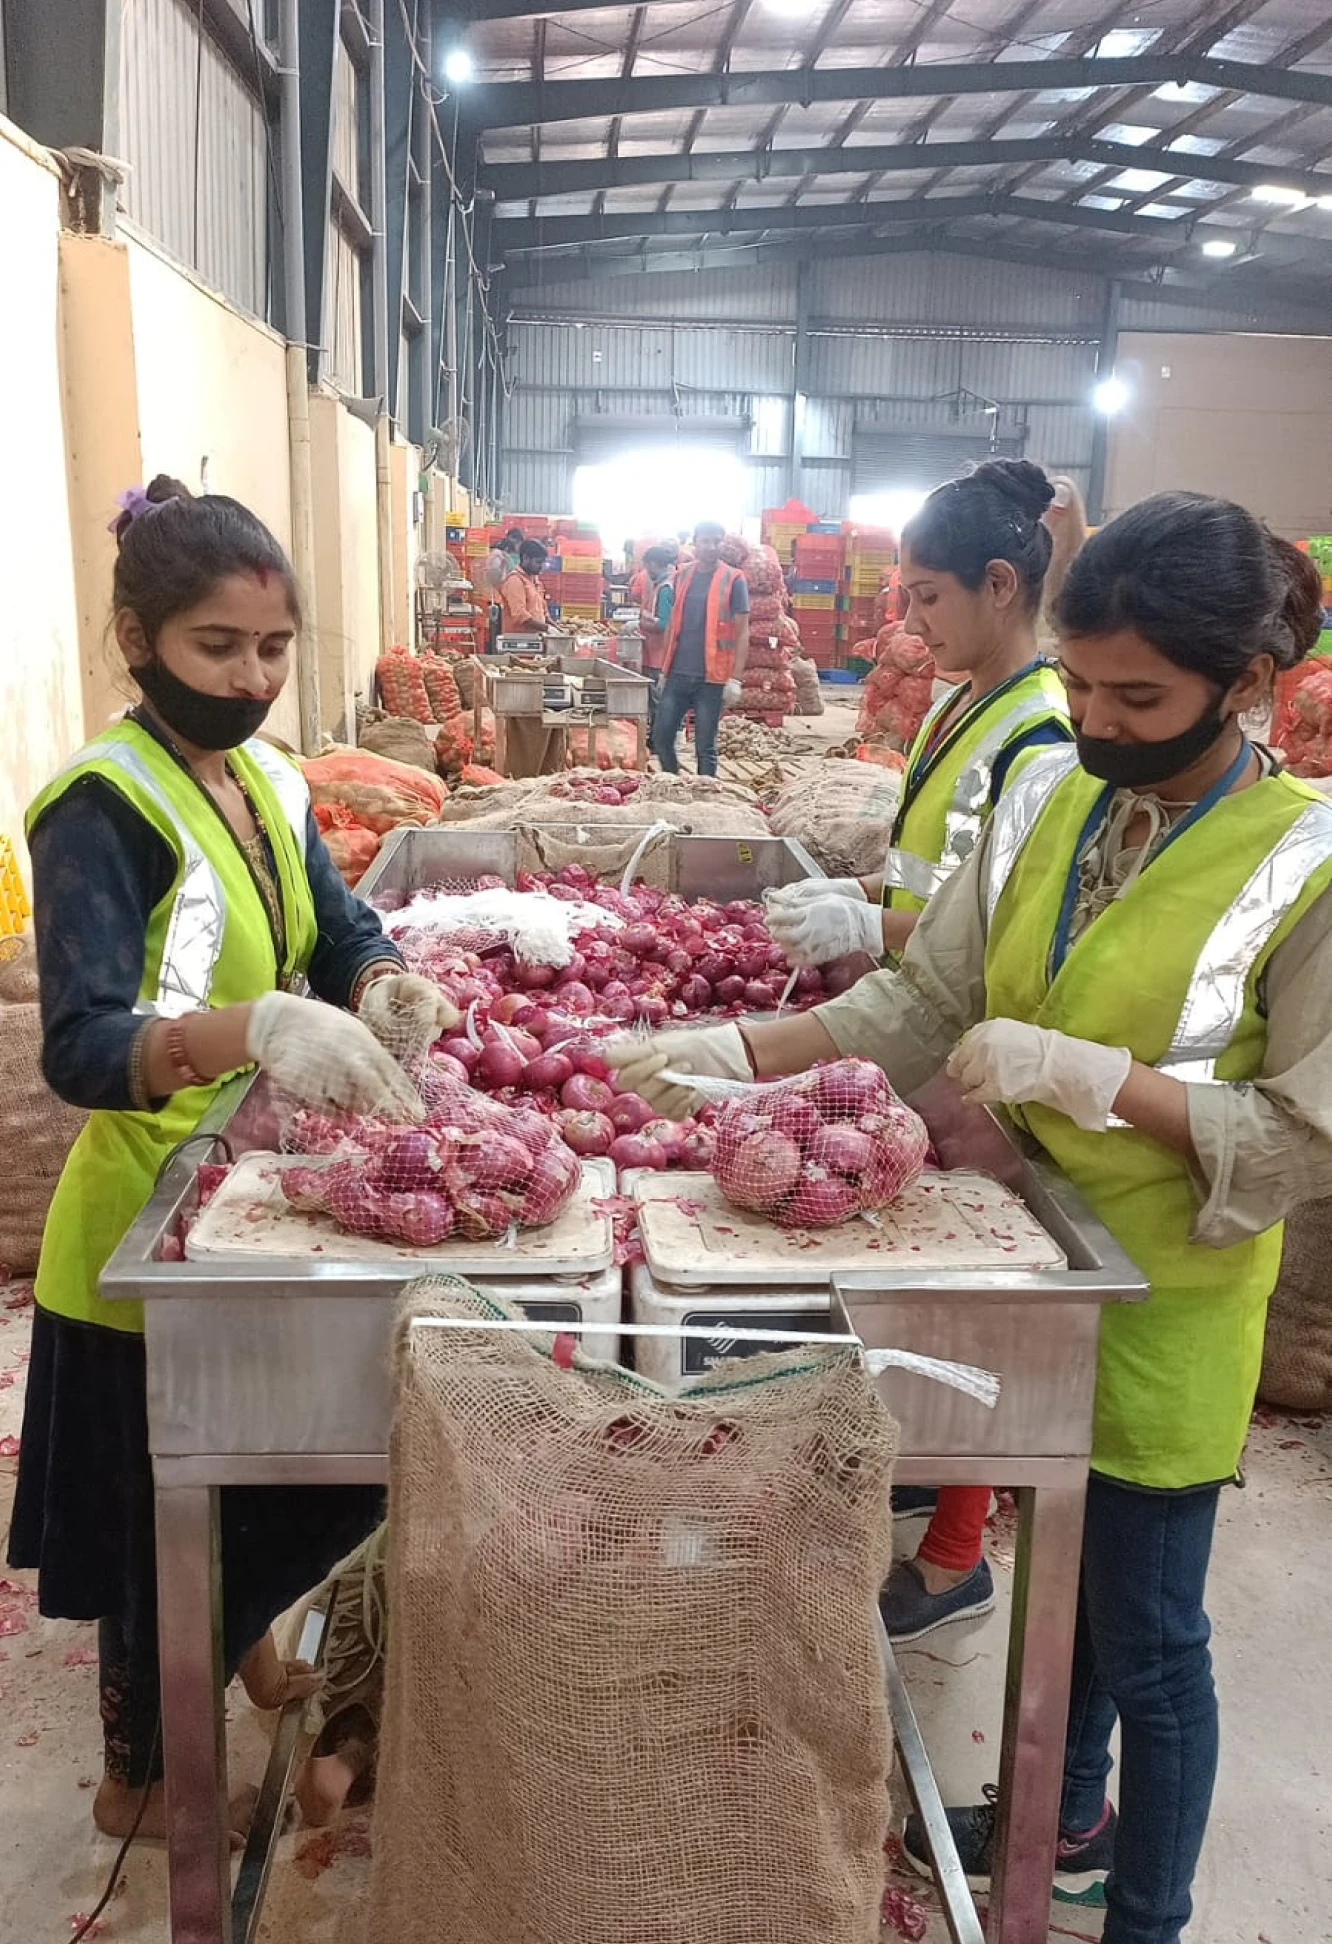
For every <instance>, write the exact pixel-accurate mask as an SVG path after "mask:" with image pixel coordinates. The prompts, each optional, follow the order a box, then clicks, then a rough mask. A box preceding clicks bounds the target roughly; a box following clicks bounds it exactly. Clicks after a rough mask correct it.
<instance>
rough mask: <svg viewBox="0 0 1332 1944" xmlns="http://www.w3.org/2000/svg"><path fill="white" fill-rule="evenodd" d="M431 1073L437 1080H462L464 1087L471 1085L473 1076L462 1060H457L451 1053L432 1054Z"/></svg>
mask: <svg viewBox="0 0 1332 1944" xmlns="http://www.w3.org/2000/svg"><path fill="white" fill-rule="evenodd" d="M430 1071H431V1073H432V1074H433V1075H434V1076H435V1077H436V1078H441V1077H443V1078H446V1079H449V1080H460V1081H461V1082H462V1084H463V1085H464V1086H468V1085H470V1083H471V1078H472V1076H471V1074H470V1073H469V1072H468V1070H467V1068H466V1067H465V1066H464V1065H463V1063H462V1061H461V1060H455V1059H454V1057H453V1055H452V1054H451V1053H432V1054H431V1056H430Z"/></svg>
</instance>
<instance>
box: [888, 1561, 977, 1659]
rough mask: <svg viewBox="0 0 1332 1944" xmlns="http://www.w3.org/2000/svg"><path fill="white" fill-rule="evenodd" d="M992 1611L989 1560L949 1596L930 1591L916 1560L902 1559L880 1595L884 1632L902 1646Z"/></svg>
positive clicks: (947, 1593) (889, 1576)
mask: <svg viewBox="0 0 1332 1944" xmlns="http://www.w3.org/2000/svg"><path fill="white" fill-rule="evenodd" d="M993 1611H994V1580H993V1578H992V1577H991V1574H990V1562H989V1560H988V1559H982V1561H981V1563H980V1565H979V1566H978V1567H977V1568H976V1570H975V1572H974V1573H971V1574H969V1575H968V1577H967V1578H966V1579H964V1580H963V1581H961V1583H960V1584H959V1585H957V1586H951V1587H949V1589H948V1591H947V1592H946V1593H930V1592H928V1591H927V1589H926V1586H925V1582H924V1580H923V1579H922V1578H921V1573H920V1568H919V1566H917V1564H916V1562H915V1560H914V1559H899V1560H898V1562H897V1564H896V1566H894V1568H893V1570H892V1572H891V1573H889V1575H888V1580H887V1583H886V1585H885V1586H884V1588H883V1591H882V1592H881V1593H880V1595H879V1612H880V1614H881V1615H882V1617H883V1625H884V1631H885V1632H886V1634H887V1635H888V1638H889V1640H891V1641H894V1642H896V1643H898V1644H899V1645H901V1644H904V1643H905V1642H907V1641H909V1640H920V1639H921V1638H922V1637H923V1636H924V1635H925V1634H927V1633H933V1631H934V1629H935V1628H936V1627H946V1626H949V1625H951V1623H952V1622H953V1621H955V1620H980V1619H982V1618H983V1617H984V1616H985V1615H986V1614H987V1613H993Z"/></svg>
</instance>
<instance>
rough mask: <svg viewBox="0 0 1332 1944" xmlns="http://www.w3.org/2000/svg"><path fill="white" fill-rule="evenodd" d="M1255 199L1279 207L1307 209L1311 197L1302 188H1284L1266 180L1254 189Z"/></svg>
mask: <svg viewBox="0 0 1332 1944" xmlns="http://www.w3.org/2000/svg"><path fill="white" fill-rule="evenodd" d="M1253 200H1254V201H1255V202H1260V203H1271V204H1273V205H1274V207H1276V208H1278V209H1305V208H1307V206H1308V204H1309V202H1310V201H1311V198H1310V197H1308V196H1306V195H1305V193H1304V191H1303V190H1302V189H1282V188H1280V187H1279V186H1278V185H1277V184H1276V183H1274V182H1264V183H1262V184H1261V185H1260V186H1259V187H1258V188H1257V189H1255V190H1254V191H1253Z"/></svg>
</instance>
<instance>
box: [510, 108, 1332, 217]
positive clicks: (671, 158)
mask: <svg viewBox="0 0 1332 1944" xmlns="http://www.w3.org/2000/svg"><path fill="white" fill-rule="evenodd" d="M1296 112H1298V113H1301V114H1303V113H1312V112H1314V111H1312V110H1306V109H1300V110H1297V111H1296ZM1064 160H1067V161H1071V162H1095V163H1098V164H1103V165H1105V166H1106V167H1108V168H1110V169H1111V170H1112V171H1113V170H1118V169H1128V168H1139V169H1152V170H1175V171H1178V170H1180V169H1181V168H1183V170H1184V172H1185V176H1186V178H1187V179H1190V180H1193V181H1195V182H1224V183H1229V184H1232V185H1234V186H1235V187H1237V188H1240V189H1256V188H1258V187H1260V186H1261V185H1263V184H1267V183H1271V184H1274V185H1276V186H1277V187H1279V188H1282V189H1293V190H1299V191H1300V192H1301V194H1303V195H1307V196H1318V195H1323V194H1326V193H1327V191H1328V189H1329V187H1332V184H1329V180H1328V177H1327V176H1326V175H1320V174H1318V173H1316V172H1315V171H1314V170H1312V169H1296V168H1291V167H1289V166H1287V167H1285V168H1274V167H1270V166H1268V165H1266V164H1261V163H1257V162H1241V161H1238V160H1236V159H1232V158H1231V157H1229V156H1226V155H1215V156H1212V155H1197V156H1194V155H1183V154H1180V153H1177V152H1175V151H1173V150H1170V149H1166V148H1158V147H1156V146H1155V145H1152V146H1148V147H1138V148H1135V147H1134V146H1133V145H1132V144H1131V143H1129V142H1101V141H1091V140H1088V141H1079V140H1077V139H1076V138H1075V139H1073V140H1069V139H1068V138H1066V137H1059V136H1055V135H1038V136H1026V137H1022V138H1015V139H1013V140H1011V141H994V142H928V143H916V144H903V143H900V142H896V143H891V144H888V145H886V146H884V147H878V146H875V147H869V146H866V147H853V148H826V147H819V148H792V149H772V148H768V147H766V146H761V147H759V148H755V149H734V150H724V151H707V152H704V153H695V154H692V155H682V154H680V153H678V152H673V153H671V154H663V155H621V156H594V157H592V158H591V159H590V160H587V161H581V162H554V161H550V160H547V161H546V162H544V163H543V164H542V166H541V168H540V169H539V170H538V169H534V168H533V167H532V166H531V165H530V164H528V163H524V162H492V163H490V164H488V165H484V166H483V179H484V181H485V182H486V184H487V186H488V187H489V188H491V189H493V190H494V192H495V197H496V200H497V201H498V202H501V203H510V202H515V203H516V202H528V201H531V200H532V199H533V198H536V197H544V196H565V195H575V194H577V193H579V192H580V191H596V192H600V191H602V190H606V189H628V188H636V187H639V186H641V185H644V184H651V185H655V184H657V183H662V182H725V183H733V182H741V183H743V182H766V181H768V180H776V179H780V178H784V177H801V178H806V177H808V178H814V177H818V176H825V175H876V176H877V175H898V174H902V173H904V172H909V171H913V170H915V171H921V170H926V169H938V170H948V169H975V168H985V167H992V168H1008V167H1012V166H1014V165H1022V164H1025V163H1038V164H1039V163H1045V162H1059V161H1064ZM1079 193H1080V192H1079ZM1153 193H1154V194H1159V193H1160V192H1159V191H1156V192H1153ZM1148 199H1149V200H1150V199H1151V198H1150V197H1149V198H1148Z"/></svg>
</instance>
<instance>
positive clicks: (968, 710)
mask: <svg viewBox="0 0 1332 1944" xmlns="http://www.w3.org/2000/svg"><path fill="white" fill-rule="evenodd" d="M1049 666H1050V664H1049V663H1048V662H1047V661H1045V660H1044V659H1043V657H1041V656H1040V655H1038V656H1037V657H1036V659H1035V661H1029V662H1028V663H1027V665H1026V667H1025V668H1019V670H1018V671H1017V674H1016V675H1010V676H1009V678H1008V680H1007V681H1006V682H1001V683H1000V684H999V686H998V688H996V689H991V690H990V691H989V692H988V694H986V695H982V696H979V697H977V699H976V700H975V701H972V702H968V703H967V705H966V707H965V708H964V709H962V710H961V711H960V712H959V713H958V715H957V717H956V718H955V720H954V721H953V722H952V723H951V724H950V725H949V727H948V728H947V729H945V730H944V731H943V732H942V734H941V735H940V736H939V738H938V740H937V741H936V742H934V743H933V744H931V743H929V742H927V743H926V744H925V745H924V747H923V748H922V749H921V752H920V754H919V756H917V758H916V760H915V762H914V763H912V765H911V767H910V770H909V771H908V773H907V776H906V781H905V783H904V785H903V789H902V801H901V804H900V806H899V808H898V812H897V822H898V823H899V824H900V823H901V821H902V819H903V817H905V815H906V813H907V811H908V810H909V809H910V808H911V806H912V804H913V803H914V802H915V800H916V798H917V797H918V796H919V794H920V792H921V790H922V789H923V788H924V787H925V784H926V781H927V780H928V778H929V777H930V776H932V775H933V773H934V770H935V768H936V767H937V765H938V764H939V763H940V762H941V761H942V760H943V757H944V755H945V753H946V752H947V751H948V750H949V749H951V748H952V747H953V745H954V743H955V742H956V740H957V738H958V737H959V736H960V735H961V734H962V732H963V730H964V729H965V728H966V727H967V725H968V723H971V722H974V721H975V720H976V718H977V716H980V715H983V714H984V713H985V711H986V710H987V709H988V708H989V707H990V705H991V704H992V703H994V702H997V701H999V699H1000V697H1001V696H1005V695H1008V694H1009V693H1010V692H1011V691H1012V690H1013V689H1015V688H1016V687H1017V685H1018V683H1019V682H1025V681H1026V679H1027V677H1028V675H1034V674H1035V673H1036V671H1037V670H1038V669H1041V668H1048V667H1049ZM953 700H954V701H955V700H956V698H955V697H954V698H953ZM947 713H948V709H947V707H945V708H944V710H943V712H942V714H941V715H940V716H939V717H938V718H937V720H938V721H940V722H942V720H943V717H944V716H945V715H947ZM893 841H894V842H895V841H896V839H894V840H893Z"/></svg>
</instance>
